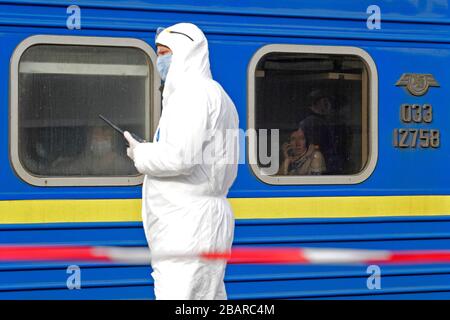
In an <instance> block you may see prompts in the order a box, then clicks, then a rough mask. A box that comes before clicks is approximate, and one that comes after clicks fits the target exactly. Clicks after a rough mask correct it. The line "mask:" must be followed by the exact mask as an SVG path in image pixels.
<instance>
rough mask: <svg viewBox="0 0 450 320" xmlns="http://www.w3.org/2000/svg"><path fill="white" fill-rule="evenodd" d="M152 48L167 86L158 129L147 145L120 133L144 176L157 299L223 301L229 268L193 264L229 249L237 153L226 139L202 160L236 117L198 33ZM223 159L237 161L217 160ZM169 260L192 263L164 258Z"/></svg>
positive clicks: (189, 28)
mask: <svg viewBox="0 0 450 320" xmlns="http://www.w3.org/2000/svg"><path fill="white" fill-rule="evenodd" d="M156 45H157V49H158V61H157V68H158V71H159V73H160V75H161V80H162V81H163V84H164V87H163V91H162V97H163V100H162V102H163V109H162V115H161V119H160V121H159V126H158V128H157V131H156V133H155V136H154V139H153V142H148V143H138V142H137V141H136V140H134V139H133V138H132V137H131V135H130V134H129V133H128V132H125V138H126V139H127V140H128V142H129V146H130V147H129V148H128V149H127V154H128V155H129V157H130V158H131V159H133V160H134V164H135V167H136V168H137V170H138V171H139V172H140V173H142V174H144V175H145V177H144V183H143V187H142V219H143V226H144V231H145V234H146V237H147V241H148V245H149V247H150V251H151V254H152V261H151V264H152V268H153V273H152V276H153V279H154V290H155V297H156V299H226V297H227V295H226V291H225V285H224V273H225V267H226V261H222V260H219V261H213V262H210V261H204V260H201V259H200V258H192V257H193V256H195V255H197V254H199V253H206V252H226V251H228V250H230V248H231V243H232V239H233V234H234V218H233V213H232V210H231V207H230V204H229V202H228V200H227V199H226V196H227V193H228V190H229V188H230V187H231V185H232V183H233V181H234V180H235V178H236V174H237V159H238V155H237V153H238V151H237V150H236V149H233V150H230V148H229V145H228V144H227V141H225V140H224V141H222V143H223V145H220V146H219V148H215V149H214V150H215V151H216V152H215V153H214V155H211V156H210V157H211V158H209V161H207V162H205V161H203V160H202V159H204V158H203V155H204V153H205V152H206V151H205V150H210V149H211V147H212V146H213V144H214V143H217V141H214V137H216V136H219V135H221V136H222V137H225V136H226V132H227V130H238V114H237V111H236V108H235V106H234V104H233V102H232V100H231V99H230V97H229V96H228V95H227V93H226V92H225V91H224V89H223V88H222V87H221V86H220V85H219V83H217V82H216V81H214V80H213V79H212V76H211V71H210V64H209V53H208V42H207V39H206V37H205V35H204V34H203V32H202V31H201V30H200V29H199V28H198V27H197V26H195V25H193V24H190V23H180V24H176V25H173V26H171V27H168V28H166V29H164V30H162V31H161V30H160V31H159V32H158V34H157V37H156ZM228 142H229V141H228ZM225 152H231V153H233V155H232V156H231V158H233V159H236V161H234V162H226V161H222V160H223V156H224V153H225ZM199 160H200V161H199ZM166 254H168V255H171V254H172V255H174V254H175V255H178V254H180V255H188V256H190V258H185V259H183V258H181V257H180V258H176V257H172V258H168V257H167V256H166V258H161V257H162V256H164V255H166ZM158 256H159V257H160V258H158V259H157V258H154V257H158Z"/></svg>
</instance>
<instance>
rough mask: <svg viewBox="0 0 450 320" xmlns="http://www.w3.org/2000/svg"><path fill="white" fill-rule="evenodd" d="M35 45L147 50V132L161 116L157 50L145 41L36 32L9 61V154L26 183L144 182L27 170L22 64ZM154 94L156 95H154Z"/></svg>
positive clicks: (132, 183)
mask: <svg viewBox="0 0 450 320" xmlns="http://www.w3.org/2000/svg"><path fill="white" fill-rule="evenodd" d="M35 45H72V46H73V45H79V46H106V47H119V48H120V47H123V48H136V49H140V50H141V51H142V52H144V53H145V54H146V55H147V57H148V58H149V60H150V63H151V66H150V74H149V77H148V93H149V97H148V100H147V102H148V105H147V106H145V107H146V111H145V113H146V114H147V116H146V119H145V127H146V131H147V132H149V133H150V134H149V136H148V137H146V138H149V139H152V138H153V134H154V131H155V130H156V128H157V126H158V122H159V118H160V115H161V93H160V91H159V82H160V80H159V79H160V77H159V74H158V71H157V69H156V58H157V56H156V53H155V51H154V50H153V48H152V47H151V46H150V45H149V44H148V43H146V42H145V41H143V40H140V39H136V38H119V37H117V38H116V37H91V36H56V35H34V36H30V37H28V38H26V39H24V40H23V41H22V42H20V43H19V44H18V46H17V47H16V49H15V50H14V52H13V54H12V56H11V61H10V79H9V81H10V82H9V86H10V88H9V92H10V101H9V114H10V119H9V128H10V130H9V135H10V136H9V156H10V162H11V164H12V168H13V169H14V171H15V172H16V174H17V175H18V176H19V177H20V178H21V179H22V180H24V181H25V182H26V183H28V184H31V185H34V186H135V185H139V184H141V183H142V182H143V180H144V176H143V175H142V174H137V175H136V176H114V177H105V176H85V177H70V176H61V177H57V176H37V175H33V174H31V173H30V172H28V171H27V169H26V168H25V167H24V166H22V163H21V162H20V159H19V140H18V137H19V118H18V115H19V99H18V98H19V96H18V93H19V64H20V60H21V58H22V55H23V54H24V52H25V51H26V50H27V49H28V48H30V47H32V46H35ZM152 93H153V98H152V97H151V95H152Z"/></svg>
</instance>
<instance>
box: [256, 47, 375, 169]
mask: <svg viewBox="0 0 450 320" xmlns="http://www.w3.org/2000/svg"><path fill="white" fill-rule="evenodd" d="M367 83H368V81H367V70H366V65H365V63H364V62H363V61H362V59H361V58H360V57H358V56H354V55H339V54H313V53H293V52H287V53H282V52H272V53H268V54H265V55H264V56H263V57H262V58H261V59H260V60H259V62H258V63H257V65H256V71H255V129H256V132H260V129H268V131H269V132H270V131H271V129H278V130H279V147H278V149H277V151H278V153H279V155H278V156H279V170H278V172H277V173H276V174H275V176H305V175H326V176H333V175H354V174H358V173H360V172H361V171H362V170H363V169H364V167H365V166H366V164H367V159H368V155H369V150H368V110H367V108H368V100H367V99H368V94H367V90H368V88H367ZM268 143H269V144H270V141H268ZM258 146H259V143H258ZM268 149H269V150H270V147H268ZM258 155H259V151H258ZM258 159H259V156H258ZM261 163H262V161H259V164H258V166H259V167H264V166H263V165H262V164H261Z"/></svg>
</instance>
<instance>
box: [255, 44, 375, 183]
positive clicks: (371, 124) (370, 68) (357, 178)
mask: <svg viewBox="0 0 450 320" xmlns="http://www.w3.org/2000/svg"><path fill="white" fill-rule="evenodd" d="M269 53H309V54H329V55H333V54H334V55H352V56H357V57H359V58H360V59H361V61H362V62H363V63H364V64H365V66H366V70H367V82H368V83H367V90H365V89H364V84H363V92H362V96H363V99H364V96H366V100H367V107H366V108H365V109H366V110H367V117H368V121H367V126H368V130H367V135H368V137H367V138H366V141H367V149H368V150H367V162H366V165H365V167H364V168H363V170H362V171H360V172H359V173H357V174H352V175H320V176H308V175H305V176H278V175H277V176H275V175H274V176H270V175H265V174H263V173H262V170H261V168H260V167H259V166H258V164H257V163H250V161H249V159H257V143H258V140H257V139H247V145H246V147H247V155H246V156H247V160H248V161H249V165H250V168H251V171H252V173H253V174H254V175H255V176H256V177H257V178H258V179H259V180H261V181H262V182H264V183H266V184H270V185H330V184H344V185H346V184H357V183H361V182H363V181H365V180H367V179H368V178H369V176H370V175H371V174H372V173H373V171H374V170H375V166H376V164H377V160H378V71H377V67H376V64H375V62H374V61H373V59H372V57H371V56H370V55H369V53H368V52H367V51H365V50H363V49H361V48H358V47H353V46H323V45H297V44H269V45H265V46H263V47H261V48H260V49H258V50H257V51H256V52H255V54H254V55H253V57H252V59H251V60H250V63H249V65H248V69H247V92H248V95H247V99H248V100H247V128H248V129H249V130H255V124H256V123H255V121H256V116H255V111H256V105H255V100H256V91H255V89H256V88H255V78H256V67H257V65H258V63H259V62H260V60H261V59H262V58H263V57H264V56H265V55H267V54H269ZM363 72H364V71H363ZM362 81H364V79H363V80H362ZM362 112H364V108H363V110H362ZM364 134H365V133H364V130H362V135H364ZM362 148H363V152H364V148H365V146H364V144H363V145H362Z"/></svg>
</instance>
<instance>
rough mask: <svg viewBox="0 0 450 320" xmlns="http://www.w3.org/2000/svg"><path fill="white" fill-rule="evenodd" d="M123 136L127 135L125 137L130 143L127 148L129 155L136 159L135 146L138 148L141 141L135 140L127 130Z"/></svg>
mask: <svg viewBox="0 0 450 320" xmlns="http://www.w3.org/2000/svg"><path fill="white" fill-rule="evenodd" d="M123 136H124V137H125V139H127V141H128V145H129V147H128V148H127V156H128V157H130V158H131V160H133V161H134V148H136V146H137V145H138V144H139V142H138V141H137V140H135V139H134V138H133V137H132V136H131V134H130V133H129V132H128V131H125V132H124V133H123Z"/></svg>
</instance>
